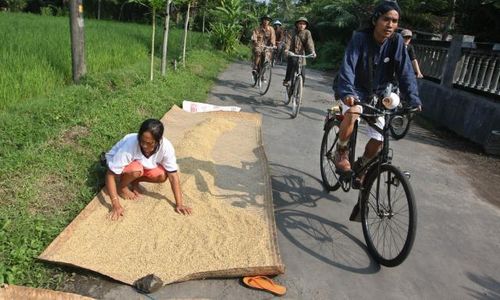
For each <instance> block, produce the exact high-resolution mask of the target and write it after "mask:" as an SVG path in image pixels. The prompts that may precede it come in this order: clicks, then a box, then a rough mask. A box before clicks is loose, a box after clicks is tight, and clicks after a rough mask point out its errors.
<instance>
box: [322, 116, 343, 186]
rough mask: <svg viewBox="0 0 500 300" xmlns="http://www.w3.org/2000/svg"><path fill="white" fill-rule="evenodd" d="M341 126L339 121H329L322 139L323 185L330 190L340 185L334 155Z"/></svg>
mask: <svg viewBox="0 0 500 300" xmlns="http://www.w3.org/2000/svg"><path fill="white" fill-rule="evenodd" d="M339 126H340V122H339V121H337V120H331V121H329V122H328V124H327V125H326V129H325V133H323V140H322V141H321V151H320V155H321V158H320V166H321V179H322V180H323V187H324V188H325V189H326V190H328V191H336V190H338V189H339V187H340V182H339V175H338V174H337V173H336V172H335V164H334V163H333V155H334V154H335V148H336V145H337V141H338V136H339V131H340V127H339Z"/></svg>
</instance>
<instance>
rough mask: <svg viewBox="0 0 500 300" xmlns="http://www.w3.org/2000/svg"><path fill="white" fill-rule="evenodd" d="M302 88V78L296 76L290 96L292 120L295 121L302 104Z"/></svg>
mask: <svg viewBox="0 0 500 300" xmlns="http://www.w3.org/2000/svg"><path fill="white" fill-rule="evenodd" d="M303 87H304V81H303V79H302V76H297V78H296V79H295V85H294V89H293V94H292V118H293V119H295V118H296V117H297V115H298V114H299V111H300V105H301V104H302V89H303Z"/></svg>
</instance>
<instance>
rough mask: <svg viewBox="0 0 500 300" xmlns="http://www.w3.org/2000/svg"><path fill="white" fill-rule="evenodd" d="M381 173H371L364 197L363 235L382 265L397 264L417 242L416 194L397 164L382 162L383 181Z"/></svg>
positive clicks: (362, 213)
mask: <svg viewBox="0 0 500 300" xmlns="http://www.w3.org/2000/svg"><path fill="white" fill-rule="evenodd" d="M375 167H376V166H375ZM377 175H378V174H377V172H372V173H371V174H370V175H369V177H368V178H367V180H366V186H365V190H364V192H363V196H362V201H361V223H362V226H363V235H364V237H365V240H366V245H367V247H368V251H369V252H370V254H371V255H372V257H373V258H374V259H375V260H376V261H377V262H379V263H380V264H381V265H384V266H387V267H395V266H397V265H399V264H401V263H402V262H403V261H404V260H405V259H406V257H408V254H410V251H411V248H412V246H413V242H414V241H415V234H416V229H417V210H416V206H415V199H414V198H415V196H414V195H413V190H412V188H411V186H410V184H409V181H408V179H407V178H406V176H405V175H404V174H403V173H402V172H401V171H400V170H399V169H398V168H396V167H395V166H393V165H388V164H386V165H382V166H380V180H378V178H379V176H377ZM377 187H378V188H377Z"/></svg>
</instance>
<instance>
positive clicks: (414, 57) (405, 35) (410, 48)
mask: <svg viewBox="0 0 500 300" xmlns="http://www.w3.org/2000/svg"><path fill="white" fill-rule="evenodd" d="M401 35H402V36H403V39H404V43H405V47H406V50H408V55H409V56H410V61H411V64H412V66H413V70H414V71H415V76H417V78H424V75H422V72H420V65H419V64H418V60H417V55H416V54H415V48H414V47H413V45H411V44H410V42H411V39H412V37H413V33H412V32H411V31H410V30H408V29H404V30H403V31H401Z"/></svg>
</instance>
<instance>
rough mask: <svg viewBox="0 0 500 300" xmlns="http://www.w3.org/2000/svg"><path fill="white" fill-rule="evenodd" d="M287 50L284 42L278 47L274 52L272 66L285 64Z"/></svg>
mask: <svg viewBox="0 0 500 300" xmlns="http://www.w3.org/2000/svg"><path fill="white" fill-rule="evenodd" d="M284 48H285V45H284V43H283V42H280V43H279V46H277V47H276V48H275V49H274V51H273V59H272V60H271V66H272V67H274V66H275V65H276V64H278V65H281V64H283V50H284Z"/></svg>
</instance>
